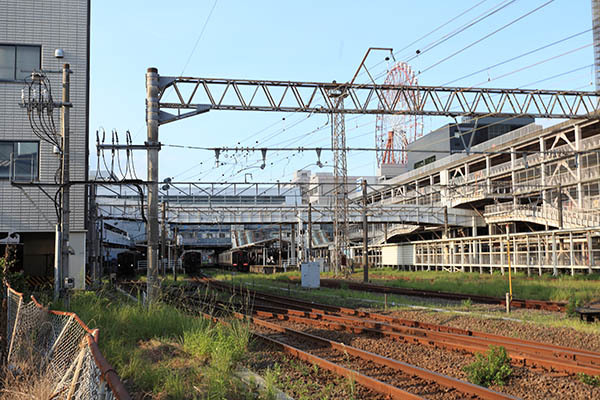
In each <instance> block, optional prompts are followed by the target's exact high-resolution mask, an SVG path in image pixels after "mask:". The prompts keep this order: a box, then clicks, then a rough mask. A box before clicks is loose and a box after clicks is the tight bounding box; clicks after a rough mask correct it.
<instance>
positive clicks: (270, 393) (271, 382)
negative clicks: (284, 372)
mask: <svg viewBox="0 0 600 400" xmlns="http://www.w3.org/2000/svg"><path fill="white" fill-rule="evenodd" d="M280 375H281V366H280V365H279V364H278V363H275V365H273V368H269V369H267V371H266V372H265V386H266V388H265V391H266V393H265V397H266V399H267V400H274V399H275V398H276V396H277V389H276V383H277V381H278V380H279V376H280Z"/></svg>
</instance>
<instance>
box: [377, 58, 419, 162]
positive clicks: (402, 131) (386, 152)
mask: <svg viewBox="0 0 600 400" xmlns="http://www.w3.org/2000/svg"><path fill="white" fill-rule="evenodd" d="M384 85H394V86H402V85H406V86H417V85H418V81H417V77H416V75H415V73H414V72H413V70H412V68H411V67H410V65H408V64H407V63H405V62H397V63H395V64H394V65H393V66H392V68H390V70H389V71H388V73H387V76H386V78H385V81H384ZM382 93H383V96H384V97H385V100H386V101H387V103H388V104H392V103H393V101H394V100H396V99H395V98H396V97H397V93H398V92H397V91H396V90H391V89H389V90H383V91H382ZM409 96H416V97H417V98H415V99H411V103H412V104H420V102H419V98H418V97H420V94H419V92H411V93H410V94H409ZM397 101H398V105H397V106H396V109H398V110H406V109H408V108H409V105H408V102H407V99H406V98H404V96H400V98H399V99H397ZM380 108H383V107H382V105H380ZM421 136H423V116H422V115H401V114H391V115H390V114H379V115H377V119H376V121H375V147H376V148H377V151H376V154H377V166H381V165H382V164H399V165H405V164H406V162H407V157H406V152H405V151H402V150H404V149H406V148H407V146H408V144H409V143H412V142H414V141H415V140H416V139H418V138H420V137H421Z"/></svg>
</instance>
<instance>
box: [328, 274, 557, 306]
mask: <svg viewBox="0 0 600 400" xmlns="http://www.w3.org/2000/svg"><path fill="white" fill-rule="evenodd" d="M342 285H346V286H347V287H348V289H351V290H359V291H366V292H374V293H389V294H399V295H403V296H417V297H436V298H440V299H448V300H472V301H475V302H478V303H484V304H500V305H505V304H506V300H505V299H503V298H500V297H493V296H483V295H476V294H467V293H452V292H443V291H437V290H425V289H410V288H400V287H390V286H385V285H377V284H373V283H361V282H349V281H340V280H339V279H321V286H323V287H328V288H340V287H341V286H342ZM510 305H511V307H515V308H526V309H534V310H546V311H559V312H565V311H566V307H567V303H566V302H559V301H544V300H526V299H512V300H511V302H510Z"/></svg>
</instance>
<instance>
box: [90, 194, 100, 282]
mask: <svg viewBox="0 0 600 400" xmlns="http://www.w3.org/2000/svg"><path fill="white" fill-rule="evenodd" d="M89 190H90V191H89V196H90V197H89V199H90V202H89V219H88V233H89V244H88V246H89V247H88V249H89V251H90V259H89V262H90V265H91V269H92V284H93V285H94V287H98V285H99V283H100V270H99V269H98V229H97V227H96V221H97V220H98V210H97V208H96V185H95V184H94V183H92V184H91V185H89Z"/></svg>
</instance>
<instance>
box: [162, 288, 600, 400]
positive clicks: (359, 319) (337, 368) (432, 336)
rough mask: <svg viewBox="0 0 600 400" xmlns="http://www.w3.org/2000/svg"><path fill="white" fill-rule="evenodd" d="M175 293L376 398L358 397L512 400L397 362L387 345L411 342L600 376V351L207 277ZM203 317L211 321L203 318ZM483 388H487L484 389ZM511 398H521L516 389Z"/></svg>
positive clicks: (395, 349)
mask: <svg viewBox="0 0 600 400" xmlns="http://www.w3.org/2000/svg"><path fill="white" fill-rule="evenodd" d="M173 290H176V291H177V293H175V296H174V298H175V299H177V303H176V304H178V305H180V306H181V304H180V303H183V302H182V299H185V302H186V303H187V306H188V310H189V311H194V312H197V310H198V309H204V310H209V309H210V310H212V311H215V310H216V311H220V312H222V313H227V314H228V315H232V312H233V315H235V316H236V317H237V318H240V319H241V318H244V319H247V320H249V321H251V322H252V324H253V326H254V327H255V329H254V334H255V336H256V337H257V338H258V340H262V341H265V342H268V343H271V344H272V345H274V346H277V347H278V348H279V349H281V350H282V351H283V352H285V353H287V354H289V355H291V356H293V357H295V358H299V359H302V360H304V361H306V362H309V363H311V364H313V365H318V366H319V367H320V368H323V369H326V370H328V371H331V372H333V373H335V374H338V375H341V376H344V377H349V378H350V379H351V380H354V381H355V382H356V383H357V384H360V385H361V386H362V387H363V388H367V389H368V390H370V392H369V393H371V392H373V393H379V395H373V396H372V397H369V396H366V397H365V396H364V395H363V396H362V398H381V397H377V396H381V395H383V396H384V397H385V396H387V397H386V398H390V397H391V398H465V397H468V398H494V399H495V398H513V397H510V396H508V395H506V394H504V393H498V392H493V391H491V393H490V392H487V389H485V388H481V387H479V386H476V385H472V384H470V383H468V382H465V381H461V380H459V379H455V378H452V377H450V376H447V375H443V374H439V373H437V374H436V372H434V371H430V370H428V369H423V368H419V367H417V366H415V365H411V364H407V363H406V362H401V361H400V360H399V359H398V358H400V359H403V360H405V361H408V362H409V363H411V362H413V358H412V357H404V356H401V353H398V350H399V349H400V348H398V347H396V346H394V345H391V341H400V342H404V343H408V344H409V345H412V346H413V348H414V345H417V346H416V348H419V347H421V346H426V347H429V348H431V349H432V351H437V352H438V353H439V352H440V351H441V350H439V348H441V349H446V350H454V351H458V353H456V352H453V354H456V356H453V357H457V356H458V357H461V356H459V354H464V353H465V352H466V353H471V354H474V353H481V352H485V351H487V349H488V346H490V345H496V346H503V347H505V348H506V350H507V352H508V354H509V356H510V357H511V362H512V363H513V364H514V365H517V366H524V367H527V368H530V369H532V370H537V371H538V372H539V371H540V370H541V371H542V374H544V375H545V374H546V373H548V374H550V375H554V374H557V375H556V376H565V375H567V374H569V375H573V374H578V373H585V374H588V375H600V353H597V352H593V351H587V350H581V349H574V348H569V347H563V346H556V345H551V344H545V343H540V342H533V341H528V340H523V339H516V338H508V337H504V336H500V335H494V334H488V333H483V332H477V331H471V330H465V329H458V328H453V327H448V326H443V325H435V324H430V323H422V322H419V321H414V320H408V319H402V318H396V317H393V316H390V315H384V314H378V313H371V312H365V311H360V310H356V309H353V308H347V307H337V306H331V305H324V304H318V303H313V302H309V301H303V300H297V299H292V298H289V297H282V296H276V295H271V294H268V293H263V292H258V291H254V290H248V289H246V288H244V289H241V288H240V287H235V286H232V285H230V284H229V283H226V282H221V281H216V280H213V279H209V278H194V279H193V282H190V284H189V285H186V286H184V287H180V288H177V289H173ZM202 292H204V293H205V296H206V293H222V295H221V296H220V298H221V299H224V300H223V301H222V302H219V301H215V300H214V299H213V300H212V302H210V301H209V304H212V306H211V305H209V304H206V300H205V299H203V298H202V297H201V296H200V295H199V293H202ZM232 295H235V296H232ZM236 301H237V303H236ZM250 304H251V305H250ZM249 305H250V306H249ZM211 307H212V308H211ZM215 307H216V308H215ZM250 309H251V310H252V313H251V315H245V314H242V313H240V312H235V311H234V310H245V311H246V313H247V311H248V310H250ZM211 313H212V312H211ZM204 316H205V317H207V318H213V319H215V318H214V316H213V315H208V314H206V313H205V314H204ZM215 320H216V319H215ZM327 332H330V333H327ZM354 337H356V338H358V337H362V338H363V339H361V340H358V341H357V342H356V346H358V347H353V346H349V345H347V344H346V345H344V344H343V343H342V342H341V341H343V342H345V343H349V341H348V338H354ZM388 341H389V342H388ZM352 343H354V340H352ZM403 346H406V345H403ZM436 348H437V349H436ZM374 349H375V350H374ZM417 351H418V350H417ZM374 353H377V354H374ZM438 357H439V356H438ZM442 357H444V356H442ZM434 365H435V364H434ZM421 366H425V367H427V366H428V365H427V363H425V364H424V365H423V364H421ZM434 368H435V367H434ZM415 371H417V372H415ZM439 372H443V371H439ZM461 385H471V386H466V387H463V386H461ZM481 389H485V391H483V392H481V391H480V390H481ZM514 394H517V395H518V396H520V395H521V392H518V391H517V392H516V393H514ZM411 396H412V397H411Z"/></svg>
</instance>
